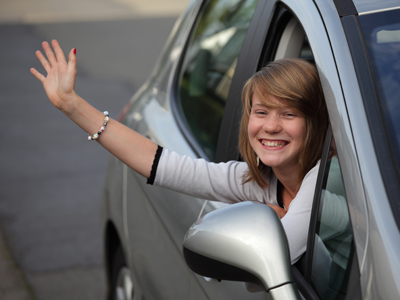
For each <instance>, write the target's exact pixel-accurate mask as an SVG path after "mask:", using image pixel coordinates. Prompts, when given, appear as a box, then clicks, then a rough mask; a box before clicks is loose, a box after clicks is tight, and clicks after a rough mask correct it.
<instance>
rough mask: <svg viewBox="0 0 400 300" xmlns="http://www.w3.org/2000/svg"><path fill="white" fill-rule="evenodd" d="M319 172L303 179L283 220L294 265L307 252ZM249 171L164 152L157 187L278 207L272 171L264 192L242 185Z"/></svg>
mask: <svg viewBox="0 0 400 300" xmlns="http://www.w3.org/2000/svg"><path fill="white" fill-rule="evenodd" d="M318 169H319V162H318V163H317V165H316V166H315V167H313V168H312V169H311V170H310V171H309V172H308V173H307V175H306V176H305V177H304V179H303V182H302V184H301V187H300V189H299V191H298V193H297V195H296V197H295V198H294V199H293V200H292V202H291V203H290V206H289V207H288V211H287V213H286V215H285V216H284V217H283V218H282V219H281V221H282V224H283V227H284V229H285V232H286V235H287V238H288V242H289V249H290V257H291V262H292V264H294V263H295V262H296V261H297V260H298V259H299V258H300V257H301V255H302V254H303V253H304V252H305V251H306V246H307V237H308V229H309V223H310V217H311V209H312V202H313V198H314V191H315V184H316V181H317V175H318ZM247 170H248V166H247V163H245V162H237V161H231V162H227V163H218V164H216V163H210V162H207V161H205V160H204V159H193V158H191V157H188V156H181V155H179V154H177V153H175V152H171V151H168V150H167V149H163V151H162V153H161V157H160V160H159V163H158V166H157V170H156V176H155V180H154V185H157V186H161V187H165V188H168V189H171V190H174V191H177V192H180V193H184V194H187V195H190V196H193V197H197V198H201V199H207V200H215V201H221V202H225V203H236V202H242V201H249V200H253V201H254V200H255V201H259V202H262V203H265V204H273V205H278V201H277V182H278V181H277V178H276V176H275V175H274V173H273V172H272V170H271V169H270V170H271V171H270V172H268V174H267V176H266V178H265V179H266V182H267V183H268V185H269V186H268V187H267V188H264V189H262V188H261V187H260V186H258V185H257V183H256V182H255V181H251V182H248V183H245V184H243V183H242V182H243V175H244V174H245V173H246V172H247Z"/></svg>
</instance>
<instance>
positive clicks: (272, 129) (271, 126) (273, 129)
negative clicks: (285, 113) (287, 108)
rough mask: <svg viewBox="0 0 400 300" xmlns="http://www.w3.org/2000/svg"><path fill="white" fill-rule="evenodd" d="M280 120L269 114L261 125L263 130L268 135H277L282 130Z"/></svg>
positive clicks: (276, 116)
mask: <svg viewBox="0 0 400 300" xmlns="http://www.w3.org/2000/svg"><path fill="white" fill-rule="evenodd" d="M280 121H281V120H280V118H279V116H278V115H275V114H270V115H268V117H267V118H266V119H265V123H264V125H263V130H264V131H266V132H268V133H271V134H272V133H278V132H280V131H281V130H282V126H281V122H280Z"/></svg>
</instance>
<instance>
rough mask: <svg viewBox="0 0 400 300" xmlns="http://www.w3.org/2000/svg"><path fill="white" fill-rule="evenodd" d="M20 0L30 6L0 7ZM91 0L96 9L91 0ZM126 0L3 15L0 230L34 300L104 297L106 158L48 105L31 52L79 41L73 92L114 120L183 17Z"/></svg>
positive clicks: (0, 1)
mask: <svg viewBox="0 0 400 300" xmlns="http://www.w3.org/2000/svg"><path fill="white" fill-rule="evenodd" d="M151 1H153V2H154V1H156V2H157V0H151ZM151 1H150V2H151ZM17 2H21V3H25V4H26V3H27V2H23V1H13V2H11V1H10V0H7V1H5V0H0V5H2V8H4V7H6V8H7V6H4V5H5V4H7V5H11V4H12V3H14V4H15V3H17ZM39 2H40V1H39ZM41 2H45V3H47V4H48V3H50V2H51V1H49V0H47V1H46V0H42V1H41ZM86 2H87V6H85V9H86V11H88V12H91V9H90V8H91V6H90V5H94V4H93V3H91V2H92V1H91V0H87V1H86ZM86 2H85V1H82V0H80V2H79V3H81V4H80V5H83V3H86ZM128 2H129V3H130V2H132V3H130V4H129V5H131V6H130V7H131V8H132V7H134V6H133V2H135V1H130V0H118V1H111V0H101V1H100V0H99V2H97V3H101V4H104V6H105V8H104V9H105V10H107V11H110V12H111V13H110V15H107V14H106V13H104V11H101V12H98V16H99V17H97V18H96V17H95V16H94V15H93V14H89V13H87V14H86V15H85V14H84V13H83V14H81V15H80V17H79V18H78V17H76V14H74V13H73V12H74V11H73V12H72V13H71V14H70V15H71V16H73V18H72V17H71V16H70V18H72V19H73V20H72V21H68V14H61V13H60V16H59V17H58V18H53V15H52V14H51V13H47V19H46V18H45V17H43V18H42V19H40V15H39V16H38V15H35V14H31V15H30V19H29V18H28V17H26V16H25V15H23V14H20V15H18V14H16V16H17V17H15V16H14V18H12V13H15V12H14V10H12V9H10V7H8V9H9V10H10V14H6V13H4V9H3V10H2V12H1V13H0V41H1V45H2V46H1V47H0V109H1V112H2V114H1V115H2V116H1V121H0V124H1V130H0V166H1V173H0V227H1V229H2V231H3V233H4V236H5V239H6V241H7V244H8V246H9V248H10V250H11V252H12V255H13V257H14V259H15V261H16V263H17V265H18V266H19V267H20V269H21V271H22V273H23V274H24V275H25V278H26V280H27V282H28V284H29V285H30V287H31V288H32V291H33V293H34V295H35V297H36V299H37V300H47V299H58V300H64V299H68V300H69V299H74V300H79V299H85V300H88V299H103V298H104V293H105V277H104V273H103V262H102V259H103V258H102V255H103V249H102V224H101V217H100V215H101V196H102V185H103V182H104V178H105V169H106V164H107V160H108V157H109V155H108V153H107V152H106V151H105V150H104V149H102V148H101V147H100V146H99V145H98V144H97V143H95V142H88V141H87V140H86V134H85V133H84V132H83V131H82V130H81V129H80V128H78V127H77V126H76V125H75V124H73V123H72V122H70V121H69V120H68V119H67V118H66V117H65V116H64V115H63V114H62V113H61V112H59V111H57V110H56V109H55V108H54V107H53V106H52V105H51V103H50V102H49V101H48V100H47V98H46V95H45V93H44V91H43V88H42V86H41V84H40V82H38V81H37V80H36V79H35V78H34V77H33V76H32V75H31V74H30V72H29V68H30V67H36V68H38V69H40V68H41V67H40V65H39V63H38V61H37V59H36V57H35V55H34V52H35V51H36V50H37V49H39V48H40V44H41V42H42V41H43V40H51V39H53V38H57V39H58V40H59V42H60V44H61V46H62V47H63V48H64V49H65V51H69V50H70V49H71V48H73V47H76V48H77V58H78V78H77V84H76V90H77V93H78V94H79V95H80V96H82V97H83V98H85V99H87V100H88V101H89V102H90V103H91V104H93V105H94V106H95V107H97V108H98V109H100V110H108V111H109V112H110V115H111V117H114V118H115V117H117V115H118V113H119V111H120V110H121V109H122V108H123V106H124V105H125V103H127V101H128V100H129V99H130V97H131V96H132V95H133V93H134V92H135V90H136V89H137V88H138V87H140V85H141V84H142V83H143V82H144V81H145V79H146V78H147V76H148V75H149V73H150V71H151V69H152V68H153V66H154V62H155V60H156V58H157V57H158V55H159V53H160V51H161V49H162V46H163V44H164V42H165V41H166V39H167V37H168V35H169V33H170V31H171V29H172V27H173V24H174V22H175V20H176V18H177V12H176V10H175V11H174V12H175V13H174V12H173V11H168V15H166V16H165V15H162V12H158V11H157V13H156V14H151V10H149V9H148V8H147V9H148V10H147V11H146V9H144V10H142V11H141V13H138V12H136V13H135V11H134V10H132V9H131V13H128V12H129V10H127V9H121V5H122V4H121V3H125V4H124V5H127V3H128ZM172 2H174V1H172ZM177 2H182V1H177ZM59 3H62V2H59ZM179 4H180V3H179ZM107 5H109V6H107ZM111 8H114V9H115V11H117V12H118V11H119V10H118V9H120V12H119V13H120V14H119V15H118V13H115V12H114V11H113V10H111ZM183 8H184V6H183V7H182V8H181V9H182V10H183ZM24 9H26V7H25V6H24ZM35 9H36V10H37V11H38V12H40V13H42V14H43V15H44V16H46V14H44V13H43V11H40V9H38V8H37V7H35ZM65 10H66V9H65V7H64V6H60V9H59V11H60V12H64V11H65ZM127 11H128V12H127ZM132 11H133V13H132ZM139 11H140V10H139ZM11 12H12V13H11ZM44 12H46V11H44ZM18 16H19V17H20V19H18ZM21 16H24V17H21ZM86 19H87V20H86ZM102 19H107V20H102ZM24 20H25V21H24ZM26 20H27V21H26ZM40 20H42V21H43V20H44V21H43V22H40Z"/></svg>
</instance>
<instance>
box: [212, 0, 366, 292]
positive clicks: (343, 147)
mask: <svg viewBox="0 0 400 300" xmlns="http://www.w3.org/2000/svg"><path fill="white" fill-rule="evenodd" d="M259 12H260V14H261V15H263V16H264V18H260V19H259V22H258V24H257V27H256V28H257V29H255V30H253V31H252V36H251V37H250V36H248V37H247V38H248V39H249V44H248V46H247V52H246V54H245V55H243V57H241V58H242V59H241V60H239V61H238V67H237V68H238V70H240V73H239V74H240V75H238V76H235V77H234V78H233V82H234V83H235V87H236V91H235V92H236V93H237V94H239V90H240V89H241V88H242V86H243V84H244V82H245V80H246V79H247V78H248V77H249V74H253V73H254V72H255V71H256V70H257V69H259V68H261V67H262V66H264V65H265V64H266V63H267V62H268V61H271V60H275V59H279V58H290V57H301V58H303V59H306V60H308V61H310V62H312V63H315V64H316V67H317V69H318V71H319V74H320V78H321V83H322V86H323V89H324V94H325V97H326V102H327V106H328V110H329V115H330V120H331V123H333V125H332V128H333V130H334V134H335V138H336V139H337V140H338V142H337V143H335V141H334V139H333V138H332V137H331V131H332V129H330V132H329V133H328V137H327V146H326V149H325V155H326V158H325V159H324V160H323V161H322V162H321V166H323V168H324V170H326V172H322V173H321V174H320V176H319V180H320V182H321V184H320V185H318V187H317V189H316V192H315V197H316V200H315V203H316V205H319V206H318V208H315V210H316V212H315V213H314V215H313V222H315V223H316V224H318V226H317V225H315V226H314V227H312V228H311V229H310V237H309V240H310V241H309V242H310V243H311V242H312V243H311V244H309V246H308V249H312V250H309V251H307V259H308V260H307V263H305V260H306V258H305V257H306V256H304V258H303V259H302V260H301V261H300V262H299V263H298V265H297V266H295V267H294V268H293V272H294V274H295V275H296V280H297V285H298V286H299V289H300V291H301V292H302V293H303V295H304V296H305V297H306V298H307V299H342V298H343V299H344V298H345V297H346V295H347V297H348V299H351V297H355V298H356V296H359V284H360V281H359V278H358V275H359V273H358V272H359V271H358V270H359V268H358V261H359V259H360V258H359V256H358V254H357V252H359V253H362V252H363V251H364V250H363V249H364V247H365V238H366V232H367V228H366V222H359V223H357V220H354V219H353V220H351V219H350V214H349V203H348V200H347V198H346V193H345V185H344V184H343V180H342V174H343V173H344V176H343V177H345V179H346V185H347V189H348V190H350V191H351V195H352V204H351V209H352V213H353V215H354V214H357V215H358V216H366V215H367V214H366V209H365V203H364V199H363V197H362V195H363V191H362V185H361V179H360V175H359V170H358V163H357V157H356V154H355V149H354V144H353V139H352V135H351V129H350V126H349V121H348V120H347V119H346V118H344V117H343V116H346V106H345V101H344V97H343V92H342V89H341V84H340V80H339V76H338V74H337V71H336V65H335V56H334V54H333V51H332V49H331V41H330V39H329V35H328V33H327V32H326V30H325V26H324V21H323V20H322V18H321V15H320V12H319V10H318V9H317V7H316V6H315V3H314V2H313V1H290V0H289V1H265V2H264V3H263V6H262V7H260V11H259ZM335 13H336V12H335ZM249 31H250V30H249ZM243 51H244V50H243ZM231 92H233V90H232V89H231ZM238 106H240V97H236V99H231V102H230V103H228V105H227V107H226V111H230V112H231V114H229V115H228V114H226V115H224V119H223V123H222V129H223V130H224V132H226V133H227V134H226V135H225V136H222V135H220V144H221V147H220V148H218V149H219V150H221V152H217V158H218V159H220V160H226V161H227V160H231V159H238V157H239V155H238V152H237V150H235V151H233V150H232V149H235V148H234V145H237V132H235V130H232V129H230V130H229V128H235V126H232V125H233V124H235V120H238V119H240V111H239V112H238V111H237V110H235V107H238ZM225 116H226V118H225ZM331 146H335V147H334V149H335V155H334V156H332V155H333V154H332V151H331V156H330V158H329V159H328V154H329V153H330V152H329V149H330V147H331ZM321 159H322V158H321ZM339 162H340V164H339ZM322 183H324V184H322ZM213 209H214V208H213V207H212V205H211V204H210V205H209V206H208V207H206V212H208V211H211V210H213ZM335 209H336V213H337V214H336V215H335V216H332V215H331V214H330V212H331V210H332V211H335ZM359 219H363V218H362V217H359ZM350 220H351V221H352V222H353V223H354V222H355V224H356V225H355V226H356V227H357V231H356V232H355V234H353V231H352V226H354V224H353V223H351V222H350ZM338 223H340V226H339V225H338ZM335 230H336V231H335ZM355 244H357V246H358V247H357V248H356V247H355ZM314 247H315V249H314ZM356 250H357V251H356ZM349 282H351V284H350V285H349ZM348 286H350V287H352V288H354V289H353V290H351V291H350V293H347V291H346V287H348ZM346 293H347V294H346Z"/></svg>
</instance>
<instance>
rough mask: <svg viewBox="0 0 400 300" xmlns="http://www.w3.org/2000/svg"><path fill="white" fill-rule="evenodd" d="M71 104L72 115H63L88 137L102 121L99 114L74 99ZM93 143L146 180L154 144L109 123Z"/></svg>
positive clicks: (92, 108) (75, 97)
mask: <svg viewBox="0 0 400 300" xmlns="http://www.w3.org/2000/svg"><path fill="white" fill-rule="evenodd" d="M73 103H74V105H73V106H74V109H73V111H72V112H71V113H66V115H67V116H68V117H69V118H70V119H71V120H72V121H74V122H75V123H76V124H77V125H78V126H79V127H81V128H82V129H83V130H84V131H85V132H87V133H88V134H90V135H93V134H94V133H96V132H98V130H99V128H100V127H101V125H102V124H103V121H104V115H103V113H102V112H100V111H99V110H97V109H96V108H94V107H93V106H91V105H90V104H89V103H88V102H86V101H85V100H84V99H82V98H81V97H79V96H77V95H76V96H74V99H73ZM96 141H98V143H99V144H101V145H102V146H103V147H104V148H106V149H107V150H108V151H109V152H110V153H111V154H113V155H114V156H116V157H117V158H118V159H119V160H121V161H122V162H123V163H125V164H126V165H127V166H129V167H130V168H132V169H133V170H135V171H136V172H138V173H139V174H141V175H143V176H145V177H146V178H149V177H150V171H151V166H152V164H153V160H154V155H155V153H156V151H157V144H155V143H154V142H152V141H151V140H149V139H147V138H145V137H144V136H142V135H140V134H139V133H137V132H135V131H133V130H132V129H130V128H128V127H126V126H125V125H123V124H121V123H119V122H117V121H115V120H113V119H110V121H109V122H108V124H107V126H106V128H105V130H104V131H103V132H102V134H101V135H100V136H99V138H98V139H97V140H96Z"/></svg>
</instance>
